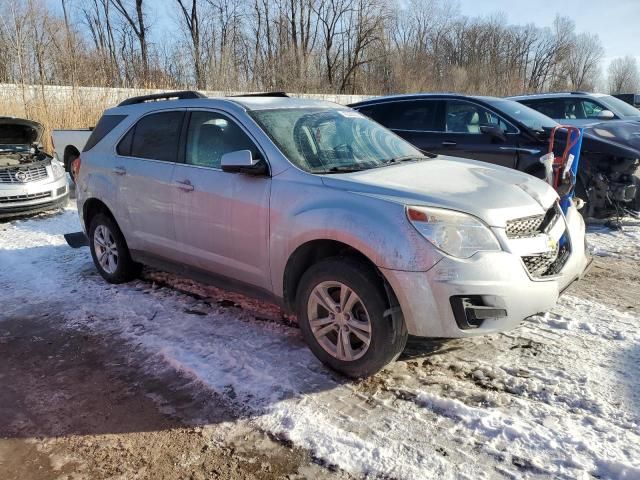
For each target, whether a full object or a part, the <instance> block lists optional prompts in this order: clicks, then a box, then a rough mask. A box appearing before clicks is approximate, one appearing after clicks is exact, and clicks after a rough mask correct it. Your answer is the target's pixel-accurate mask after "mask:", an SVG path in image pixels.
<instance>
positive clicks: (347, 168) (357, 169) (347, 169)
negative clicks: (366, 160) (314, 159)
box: [318, 165, 370, 173]
mask: <svg viewBox="0 0 640 480" xmlns="http://www.w3.org/2000/svg"><path fill="white" fill-rule="evenodd" d="M369 168H370V167H354V166H353V165H342V166H338V167H331V168H329V169H328V170H323V171H320V172H318V173H352V172H361V171H362V170H369Z"/></svg>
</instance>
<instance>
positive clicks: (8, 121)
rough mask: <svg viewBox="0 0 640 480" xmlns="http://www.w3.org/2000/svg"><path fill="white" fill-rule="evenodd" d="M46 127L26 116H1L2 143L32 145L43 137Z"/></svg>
mask: <svg viewBox="0 0 640 480" xmlns="http://www.w3.org/2000/svg"><path fill="white" fill-rule="evenodd" d="M43 130H44V128H43V126H42V125H41V124H39V123H38V122H34V121H32V120H27V119H24V118H14V117H0V145H31V144H33V143H38V142H40V140H41V139H42V132H43Z"/></svg>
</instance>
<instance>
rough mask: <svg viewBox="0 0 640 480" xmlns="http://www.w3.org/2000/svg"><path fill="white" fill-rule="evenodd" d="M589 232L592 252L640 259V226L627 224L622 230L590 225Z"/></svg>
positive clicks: (599, 254)
mask: <svg viewBox="0 0 640 480" xmlns="http://www.w3.org/2000/svg"><path fill="white" fill-rule="evenodd" d="M634 223H636V224H637V223H638V222H634ZM587 232H588V236H587V240H588V244H589V249H590V250H591V253H592V254H594V255H598V256H601V257H614V258H631V259H634V260H640V226H625V227H623V228H622V230H611V229H610V228H608V227H604V226H593V227H589V228H588V230H587Z"/></svg>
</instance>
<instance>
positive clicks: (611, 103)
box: [598, 95, 640, 117]
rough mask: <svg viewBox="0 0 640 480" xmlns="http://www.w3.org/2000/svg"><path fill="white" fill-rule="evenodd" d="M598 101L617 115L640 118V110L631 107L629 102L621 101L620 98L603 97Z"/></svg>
mask: <svg viewBox="0 0 640 480" xmlns="http://www.w3.org/2000/svg"><path fill="white" fill-rule="evenodd" d="M598 100H599V101H600V102H602V103H603V104H604V105H605V107H607V108H609V109H610V110H611V111H612V112H614V113H617V114H618V115H621V116H623V117H640V110H638V109H637V108H635V107H633V106H631V105H629V104H628V103H627V102H624V101H622V100H620V99H619V98H616V97H612V96H611V95H603V96H601V97H598Z"/></svg>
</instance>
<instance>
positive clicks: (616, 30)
mask: <svg viewBox="0 0 640 480" xmlns="http://www.w3.org/2000/svg"><path fill="white" fill-rule="evenodd" d="M459 5H460V12H461V13H462V14H463V15H467V16H488V15H492V14H496V13H498V14H501V15H503V16H504V17H505V18H506V20H507V22H508V23H514V24H526V23H535V24H536V25H538V26H549V25H551V24H552V23H553V20H554V18H555V17H556V15H557V14H560V15H562V16H568V17H570V18H571V19H572V20H573V21H574V22H575V24H576V30H577V31H578V32H590V33H596V34H598V36H599V37H600V40H601V42H602V46H603V47H604V50H605V60H604V65H603V67H604V66H606V65H608V64H609V62H610V61H611V60H612V59H613V58H616V57H623V56H625V55H632V56H634V57H636V58H637V59H638V61H640V0H608V1H603V0H555V1H554V0H459ZM605 71H606V68H605Z"/></svg>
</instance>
